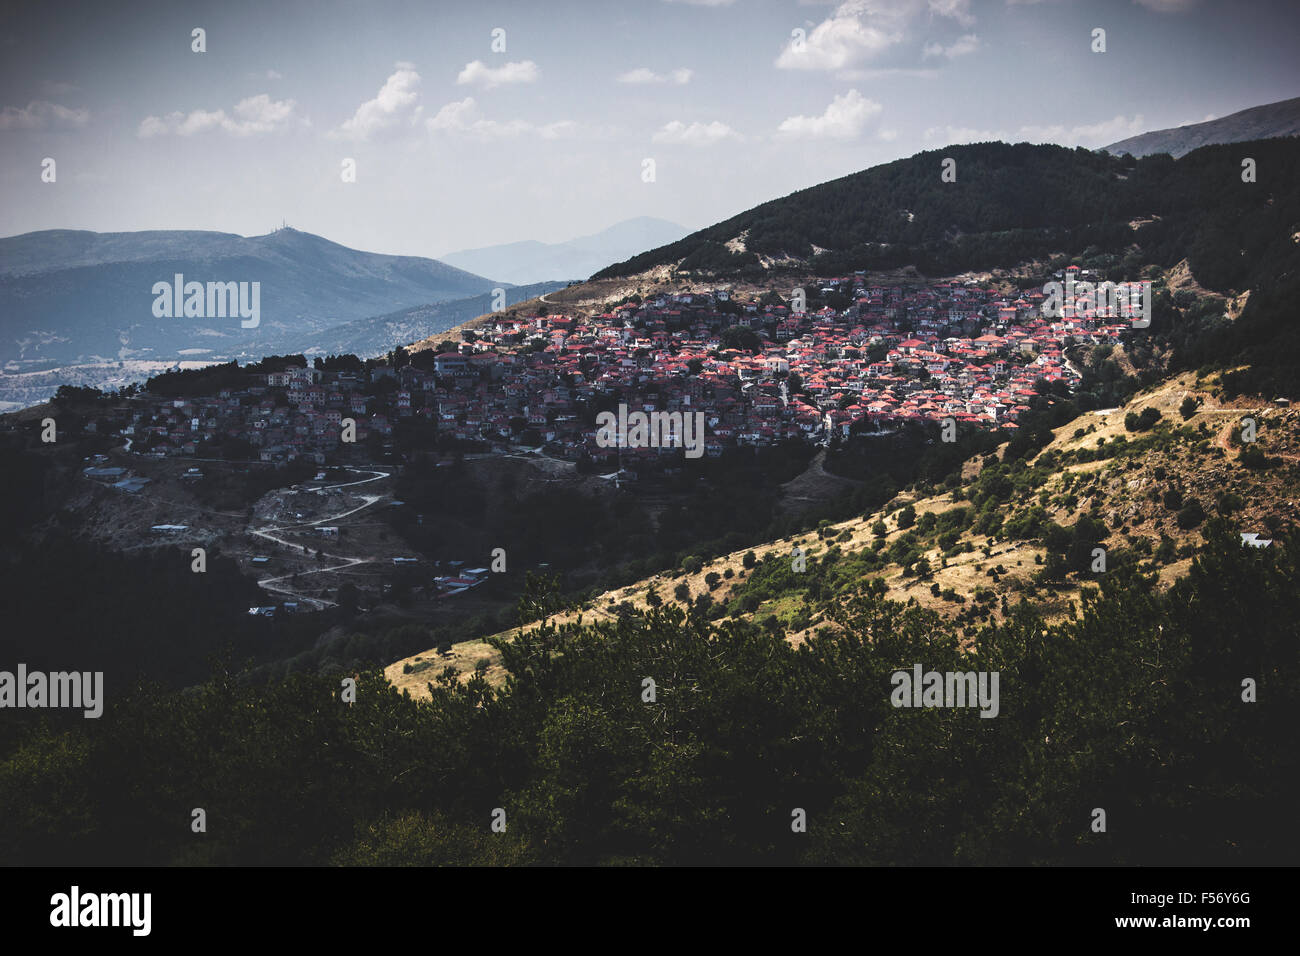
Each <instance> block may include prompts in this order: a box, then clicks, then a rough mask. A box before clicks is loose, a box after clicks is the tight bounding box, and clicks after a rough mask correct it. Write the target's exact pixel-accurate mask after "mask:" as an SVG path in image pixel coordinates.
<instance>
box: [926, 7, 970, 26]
mask: <svg viewBox="0 0 1300 956" xmlns="http://www.w3.org/2000/svg"><path fill="white" fill-rule="evenodd" d="M929 6H930V12H931V13H933V14H935V15H936V16H940V17H948V18H950V19H952V20H956V21H957V22H958V23H960V24H961V25H962V26H964V27H968V26H970V25H971V24H972V23H974V22H975V15H974V14H972V13H971V12H970V0H930V2H929Z"/></svg>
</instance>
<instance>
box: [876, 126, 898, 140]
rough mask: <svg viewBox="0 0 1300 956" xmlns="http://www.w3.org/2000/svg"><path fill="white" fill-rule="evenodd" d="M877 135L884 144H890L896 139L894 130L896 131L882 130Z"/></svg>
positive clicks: (896, 135)
mask: <svg viewBox="0 0 1300 956" xmlns="http://www.w3.org/2000/svg"><path fill="white" fill-rule="evenodd" d="M878 135H879V136H880V138H881V139H883V140H884V141H885V142H886V143H892V142H893V141H894V140H896V139H898V130H896V129H882V130H881V131H880V133H879V134H878Z"/></svg>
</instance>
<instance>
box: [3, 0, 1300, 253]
mask: <svg viewBox="0 0 1300 956" xmlns="http://www.w3.org/2000/svg"><path fill="white" fill-rule="evenodd" d="M1098 28H1100V29H1102V30H1104V31H1105V51H1104V52H1094V50H1093V46H1094V44H1095V40H1094V31H1095V30H1096V29H1098ZM196 29H202V31H203V35H202V40H203V43H202V45H203V46H204V50H203V51H202V52H198V51H196V50H195V49H194V46H195V45H196V42H197V41H196V40H195V39H194V31H195V30H196ZM1298 49H1300V4H1297V3H1295V2H1290V0H1282V2H1262V0H1258V2H1254V0H1250V2H1213V0H1089V2H1084V0H1041V2H1028V0H1014V2H1008V0H844V2H838V3H836V2H831V3H825V2H816V0H529V2H523V0H509V2H492V0H413V2H405V0H391V2H386V0H373V2H356V0H347V2H345V0H319V2H306V0H297V2H278V0H256V2H243V0H224V2H214V3H188V2H174V0H169V2H137V3H111V4H110V3H102V2H98V0H95V2H81V3H72V2H63V3H61V2H57V0H56V2H45V3H40V4H22V5H10V9H9V10H8V11H7V12H5V13H0V196H2V197H3V201H2V202H0V235H4V236H11V235H17V234H21V233H25V232H31V231H36V230H41V229H90V230H95V231H101V232H118V231H134V230H143V229H210V230H218V231H223V232H232V233H238V234H240V235H261V234H264V233H267V232H270V231H271V230H272V229H274V228H276V227H278V226H280V225H281V223H286V222H287V223H288V224H289V225H290V226H293V227H294V228H297V229H302V230H305V231H307V232H312V233H317V234H319V235H322V236H325V237H326V238H328V239H331V240H334V241H336V242H340V243H342V244H344V245H347V246H351V247H354V248H359V249H364V250H367V251H371V252H381V253H392V254H402V255H419V256H434V257H436V256H438V255H442V254H445V253H448V252H451V251H455V250H458V249H465V248H474V247H479V246H487V245H494V244H498V243H506V242H514V241H519V240H523V239H536V240H541V241H543V242H557V241H562V240H566V239H570V238H573V237H575V236H581V235H585V234H589V233H593V232H597V231H599V230H601V229H603V228H605V227H607V226H610V225H612V224H614V223H616V222H619V221H621V220H624V219H628V218H631V217H634V216H657V217H660V218H664V219H668V220H671V221H673V222H677V223H679V224H681V225H683V226H686V227H688V228H702V227H704V226H707V225H710V224H712V223H714V222H717V221H719V220H721V219H725V218H727V217H729V216H731V215H734V214H736V213H738V212H741V211H743V210H745V209H748V208H750V207H752V206H754V205H756V204H758V203H760V202H764V201H766V200H768V199H772V198H775V197H778V196H784V195H786V194H788V193H790V192H793V191H794V190H797V189H801V188H803V187H806V186H811V185H814V184H816V183H819V182H825V181H827V180H830V179H834V178H837V177H839V176H844V175H847V174H849V173H852V172H856V171H858V170H861V169H865V168H867V167H870V166H874V165H877V164H879V163H883V162H888V161H890V160H894V159H898V158H900V157H904V156H909V155H912V154H913V153H915V152H918V151H920V150H923V149H933V148H937V147H942V146H944V145H947V144H950V143H960V142H979V141H983V140H989V139H1003V140H1007V141H1010V142H1019V141H1024V140H1027V141H1030V142H1052V143H1061V144H1063V145H1068V146H1086V147H1090V148H1092V147H1098V146H1104V145H1106V144H1108V143H1111V142H1114V141H1116V140H1119V139H1123V138H1125V137H1127V136H1131V135H1134V134H1136V133H1140V132H1145V131H1148V130H1153V129H1162V128H1166V127H1170V126H1178V125H1182V124H1186V123H1195V122H1201V121H1202V120H1205V119H1209V118H1216V117H1220V116H1225V115H1227V114H1229V113H1232V112H1235V111H1237V110H1240V109H1245V108H1248V107H1251V106H1257V105H1260V104H1264V103H1271V102H1275V101H1278V100H1282V99H1289V98H1291V97H1294V96H1297V95H1300V67H1298V66H1297V62H1300V57H1297V55H1296V51H1297V50H1298ZM47 159H53V160H54V181H53V182H46V181H43V177H42V173H43V169H46V168H48V164H46V163H45V160H47ZM349 161H350V162H351V166H350V167H349V166H348V163H349ZM349 168H351V169H352V170H354V171H355V176H354V177H352V181H346V180H347V179H348V177H347V175H346V172H347V170H348V169H349ZM651 173H653V175H651ZM45 178H48V174H47V175H46V177H45Z"/></svg>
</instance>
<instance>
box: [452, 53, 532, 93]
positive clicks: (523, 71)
mask: <svg viewBox="0 0 1300 956" xmlns="http://www.w3.org/2000/svg"><path fill="white" fill-rule="evenodd" d="M541 74H542V71H541V70H539V69H538V68H537V64H536V63H534V62H533V61H532V60H521V61H519V62H517V63H507V64H505V65H504V66H498V67H495V68H494V67H490V66H488V65H487V64H486V63H484V62H483V61H482V60H475V61H474V62H472V63H466V64H465V69H463V70H461V71H460V74H459V75H458V76H457V77H456V84H457V85H458V86H465V85H473V86H479V87H482V88H483V89H485V90H490V89H492V88H493V87H494V86H507V85H511V84H514V83H536V82H537V78H538V77H539V76H541Z"/></svg>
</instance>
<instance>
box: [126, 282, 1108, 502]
mask: <svg viewBox="0 0 1300 956" xmlns="http://www.w3.org/2000/svg"><path fill="white" fill-rule="evenodd" d="M1069 271H1070V272H1071V273H1072V274H1076V275H1082V276H1086V275H1087V273H1086V272H1084V273H1080V272H1079V271H1078V269H1077V267H1073V266H1072V267H1070V270H1069ZM1058 277H1059V274H1058ZM809 291H810V293H811V294H813V295H815V296H818V297H820V298H821V299H822V300H823V301H824V300H827V299H830V300H833V301H836V302H837V303H847V304H844V305H843V307H841V308H834V307H832V306H831V305H829V304H827V305H824V306H823V307H821V308H819V309H817V310H816V311H812V310H803V311H799V310H797V309H795V308H793V307H792V304H787V303H785V302H783V301H781V300H780V299H779V297H776V296H773V295H771V294H769V295H766V296H762V297H753V298H751V299H748V300H742V299H741V297H739V296H733V294H732V293H730V292H728V291H725V290H716V291H713V292H709V293H690V294H658V295H654V296H651V297H649V298H647V299H645V300H644V301H638V300H636V297H633V300H632V301H625V302H622V303H619V304H617V305H614V306H612V307H610V308H609V309H608V310H607V311H604V312H601V313H594V314H549V310H547V309H546V308H545V306H539V307H537V308H536V309H535V313H536V314H523V315H516V314H512V313H506V314H497V315H494V316H492V317H490V318H489V319H488V320H487V321H486V322H484V323H483V324H481V325H480V326H479V327H478V328H477V329H475V330H474V331H470V332H466V333H464V334H463V339H464V340H463V341H461V342H460V343H457V344H455V346H454V348H453V347H449V346H450V343H443V348H442V349H441V350H428V351H417V352H414V353H412V354H411V355H409V356H408V355H407V354H406V353H405V352H402V351H400V350H399V352H397V353H394V355H395V359H394V360H393V361H392V362H390V363H386V364H367V365H365V366H363V365H361V363H359V362H358V363H356V367H346V368H341V367H339V366H338V364H337V363H336V364H335V365H334V366H333V367H331V364H330V363H329V362H321V361H318V362H317V363H316V366H315V367H311V366H308V367H287V368H284V369H282V370H277V371H268V372H248V373H247V374H246V375H245V376H244V378H245V379H246V383H245V384H243V385H242V387H238V386H235V387H227V388H222V389H220V390H219V391H218V392H217V393H216V394H215V395H205V396H200V395H193V396H189V395H187V396H183V397H160V396H151V395H149V394H148V393H146V395H145V397H144V400H143V401H142V402H137V403H134V406H133V407H132V409H131V410H130V412H129V420H125V421H121V422H119V423H116V424H117V425H118V427H119V428H120V430H121V434H122V435H124V436H125V437H126V438H127V439H129V440H130V441H131V442H132V443H133V444H134V446H135V449H136V450H138V451H141V452H146V453H148V454H151V455H155V456H172V455H181V456H186V455H188V456H197V457H206V456H213V457H221V454H220V452H219V450H218V449H219V448H220V447H221V445H222V443H223V442H227V441H230V440H234V441H239V442H247V443H248V445H249V446H251V450H250V451H251V454H252V455H254V456H256V457H260V459H261V460H262V461H264V462H276V463H279V462H289V461H295V460H299V459H304V460H308V461H314V462H316V463H318V464H326V463H327V462H328V463H336V462H340V463H341V462H347V461H350V460H352V458H353V457H355V455H352V456H350V455H349V454H348V452H349V449H348V448H347V447H346V445H345V444H344V443H343V442H342V441H341V434H342V424H343V422H344V420H346V419H352V420H353V421H354V422H355V425H356V428H355V441H356V443H357V444H358V445H362V446H364V445H365V444H366V443H367V442H372V443H373V441H375V440H377V441H379V442H381V443H382V442H384V441H385V440H386V439H388V438H390V437H391V436H392V434H393V430H394V427H395V426H396V425H399V424H400V423H403V422H405V421H414V422H427V423H433V424H434V425H435V427H436V431H437V434H438V436H439V438H442V439H448V440H452V441H455V442H460V443H466V444H465V447H473V448H477V449H480V450H484V451H494V452H505V451H508V450H509V449H510V447H511V446H512V445H526V446H532V447H537V446H542V447H543V449H544V451H545V453H546V454H548V455H550V456H552V457H556V458H560V459H564V460H568V461H586V462H587V463H589V464H590V465H591V466H592V467H593V469H602V468H603V469H614V468H621V469H622V475H623V477H625V478H628V479H635V478H637V477H638V476H643V475H646V474H653V473H655V472H660V471H671V470H673V469H674V468H675V467H677V464H678V459H679V457H680V453H679V452H678V450H677V449H674V448H653V447H648V448H618V449H613V448H605V447H601V446H600V444H599V443H598V442H597V438H596V433H597V429H596V427H595V425H594V423H593V418H594V412H595V410H596V409H597V408H599V407H608V406H609V405H610V404H611V403H613V402H622V403H626V404H627V406H628V407H629V408H632V409H634V410H635V409H641V410H645V411H653V410H661V411H664V410H666V411H668V412H674V411H685V410H688V409H689V410H691V411H703V412H704V414H705V421H706V425H707V430H706V438H705V451H706V453H707V454H708V455H709V456H711V457H717V456H719V455H721V454H722V453H723V451H724V450H725V449H727V448H735V447H740V446H766V445H773V444H777V443H780V442H782V441H785V440H790V439H796V440H806V441H812V442H819V443H823V444H826V443H829V442H831V441H832V440H837V439H842V438H846V437H848V436H849V435H850V434H853V433H855V432H858V431H865V430H879V429H885V428H888V427H889V425H890V424H891V423H897V422H900V421H905V420H909V419H935V420H937V419H942V418H948V417H951V418H952V419H954V420H955V421H957V422H962V423H968V424H971V425H975V426H980V425H983V426H988V427H1003V428H1007V429H1014V428H1015V427H1016V420H1017V418H1018V417H1019V416H1020V415H1021V413H1022V412H1023V411H1024V410H1025V409H1026V408H1027V406H1028V402H1029V400H1030V399H1031V398H1032V397H1033V395H1034V386H1035V382H1037V381H1038V380H1040V379H1042V380H1045V381H1047V382H1049V383H1050V382H1065V383H1066V384H1067V385H1070V386H1073V385H1075V384H1077V382H1078V380H1079V377H1080V375H1079V372H1078V370H1077V369H1075V368H1074V367H1073V366H1072V365H1071V364H1070V362H1069V361H1068V360H1067V358H1066V357H1065V350H1066V349H1067V348H1068V347H1069V346H1071V345H1076V344H1087V343H1115V342H1117V341H1119V340H1120V338H1121V336H1122V335H1123V334H1124V332H1125V331H1126V329H1128V328H1130V327H1131V325H1130V323H1129V320H1128V319H1127V318H1123V317H1121V318H1111V317H1109V316H1103V315H1099V314H1097V313H1095V312H1093V311H1092V310H1090V309H1081V310H1078V311H1076V310H1075V309H1074V308H1072V307H1070V306H1067V307H1066V308H1065V309H1064V310H1062V314H1061V315H1060V316H1059V317H1057V316H1050V315H1045V314H1044V308H1043V303H1044V298H1045V296H1044V293H1042V292H1039V291H1037V290H1035V291H1032V292H1028V293H1025V294H1023V295H1021V296H1019V297H1008V296H1006V295H1005V294H999V292H998V291H997V290H995V289H992V288H987V287H983V286H981V285H980V284H978V283H976V282H974V281H966V282H957V281H944V282H934V283H930V284H915V285H878V284H872V283H871V282H870V281H868V280H867V279H866V277H865V276H861V275H857V276H853V277H848V278H828V279H823V280H820V281H819V282H818V283H817V285H816V288H815V289H810V290H809ZM774 299H775V300H776V301H773V300H774ZM373 451H374V447H373V444H372V445H371V446H370V453H371V454H373Z"/></svg>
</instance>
